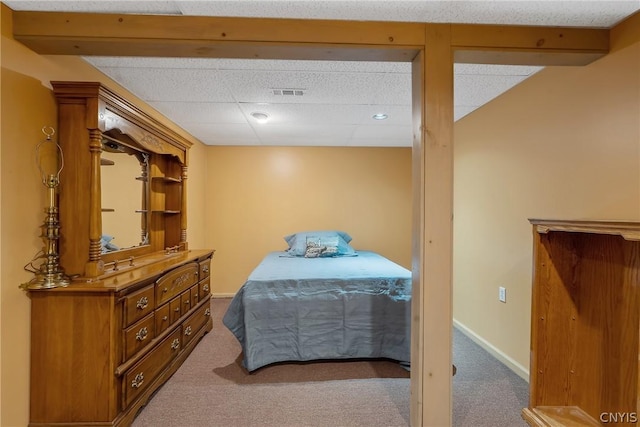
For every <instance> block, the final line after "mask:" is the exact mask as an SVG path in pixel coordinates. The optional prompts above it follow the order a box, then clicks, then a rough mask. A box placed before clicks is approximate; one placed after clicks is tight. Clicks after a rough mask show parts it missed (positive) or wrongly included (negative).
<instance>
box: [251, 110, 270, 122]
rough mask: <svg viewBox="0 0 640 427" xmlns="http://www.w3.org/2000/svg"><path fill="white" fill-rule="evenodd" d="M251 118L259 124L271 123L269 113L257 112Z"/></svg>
mask: <svg viewBox="0 0 640 427" xmlns="http://www.w3.org/2000/svg"><path fill="white" fill-rule="evenodd" d="M251 117H253V118H254V119H256V122H258V123H267V122H268V121H269V115H268V114H267V113H259V112H255V113H251Z"/></svg>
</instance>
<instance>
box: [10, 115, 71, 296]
mask: <svg viewBox="0 0 640 427" xmlns="http://www.w3.org/2000/svg"><path fill="white" fill-rule="evenodd" d="M42 133H44V134H45V135H46V139H45V140H44V141H42V142H40V143H39V144H38V145H37V146H36V164H37V165H38V169H39V170H40V176H41V178H42V183H43V184H44V186H45V187H46V188H47V191H48V196H49V206H47V207H45V208H44V213H45V214H46V217H45V220H44V223H43V224H42V226H41V229H42V235H41V237H42V241H43V242H44V248H43V249H42V250H41V251H40V252H38V254H36V256H35V257H34V258H33V259H32V260H31V261H30V262H29V263H28V264H27V265H25V267H24V269H25V270H26V271H29V272H31V273H34V274H35V277H34V278H33V279H31V280H30V281H29V282H27V283H23V284H22V285H21V287H22V288H24V289H50V288H58V287H63V286H67V285H69V283H70V282H71V280H70V279H69V277H68V276H67V275H65V273H64V270H63V269H62V267H60V265H59V260H60V256H59V255H58V239H59V238H60V222H59V220H58V198H57V191H56V190H57V188H58V185H59V184H60V172H62V168H63V167H64V158H63V154H62V147H60V145H58V144H57V143H56V142H54V141H53V140H52V139H51V137H52V136H53V134H54V133H55V129H53V128H52V127H49V126H45V127H43V128H42ZM38 259H43V260H44V261H43V262H42V264H41V265H40V267H39V268H37V269H36V268H35V267H34V265H33V263H34V262H35V261H36V260H38Z"/></svg>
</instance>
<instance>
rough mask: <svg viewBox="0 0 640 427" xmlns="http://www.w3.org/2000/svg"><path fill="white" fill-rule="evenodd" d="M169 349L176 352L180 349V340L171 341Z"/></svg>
mask: <svg viewBox="0 0 640 427" xmlns="http://www.w3.org/2000/svg"><path fill="white" fill-rule="evenodd" d="M171 348H172V349H173V350H177V349H179V348H180V339H179V338H176V339H175V340H173V341H172V342H171Z"/></svg>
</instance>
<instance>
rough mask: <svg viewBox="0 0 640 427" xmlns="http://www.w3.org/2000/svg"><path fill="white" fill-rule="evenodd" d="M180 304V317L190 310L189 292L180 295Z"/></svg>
mask: <svg viewBox="0 0 640 427" xmlns="http://www.w3.org/2000/svg"><path fill="white" fill-rule="evenodd" d="M180 302H181V304H182V315H183V316H184V315H185V314H187V313H188V312H189V310H191V290H190V289H189V290H186V291H184V292H183V293H181V294H180Z"/></svg>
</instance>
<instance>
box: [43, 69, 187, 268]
mask: <svg viewBox="0 0 640 427" xmlns="http://www.w3.org/2000/svg"><path fill="white" fill-rule="evenodd" d="M51 84H52V86H53V88H54V94H55V97H56V100H57V102H58V113H59V115H58V128H59V129H58V135H59V141H60V146H61V147H62V150H63V153H64V155H65V158H66V165H67V166H66V167H65V169H64V171H63V173H62V174H61V183H60V225H61V232H60V236H61V242H60V260H61V264H62V266H63V267H64V269H65V271H66V272H67V274H69V275H71V276H76V277H77V276H79V277H81V278H83V279H87V280H93V279H96V278H98V277H100V276H102V275H104V274H105V264H108V263H113V262H114V261H118V260H127V259H130V258H131V257H134V258H137V257H140V256H143V255H147V254H150V253H152V252H155V251H160V250H163V249H164V248H165V247H167V246H171V247H173V248H175V250H176V251H182V250H187V248H188V244H187V215H186V213H187V197H186V179H187V161H188V155H187V154H188V149H189V148H190V147H191V142H190V141H188V140H187V139H185V138H183V137H182V136H180V135H179V134H177V133H176V132H174V131H172V130H171V129H169V128H168V127H166V126H165V125H164V124H162V123H160V122H159V121H157V120H156V119H154V118H153V117H151V116H149V115H148V114H146V113H145V112H143V111H142V110H140V109H139V108H138V107H136V106H135V105H133V104H131V103H130V102H128V101H127V100H125V99H124V98H122V97H121V96H119V95H118V94H116V93H115V92H113V91H111V90H110V89H108V88H106V87H105V86H104V85H102V84H101V83H97V82H60V81H54V82H51ZM106 132H109V134H110V136H111V137H113V135H114V134H118V133H120V134H122V135H126V137H127V138H130V139H131V140H133V141H135V142H136V144H137V145H138V146H140V147H141V148H142V149H144V151H146V152H149V153H150V173H151V176H149V179H150V180H154V179H160V180H161V181H164V180H165V179H170V180H171V181H172V182H177V183H179V185H180V188H179V189H177V190H176V191H174V193H175V194H176V195H175V196H174V199H175V198H178V199H179V200H177V201H176V200H173V201H172V203H174V204H179V209H177V210H174V211H172V214H174V215H173V218H174V219H172V220H170V221H165V219H163V218H162V215H156V216H154V217H153V218H152V220H151V224H150V228H151V230H150V235H151V237H150V243H151V244H150V245H144V246H139V247H134V248H129V249H123V250H120V251H117V252H112V253H107V254H102V253H101V248H100V239H101V236H102V206H101V176H100V154H101V152H102V140H103V136H104V134H105V133H106ZM158 165H160V167H158ZM167 165H168V166H167ZM166 167H169V168H170V169H171V170H172V171H173V172H172V173H173V174H179V176H177V177H175V176H174V177H166V176H164V172H163V170H164V169H165V168H166ZM176 171H178V172H177V173H176ZM152 187H153V185H149V188H150V191H151V193H153V189H152ZM87 194H88V197H82V195H87ZM165 202H166V199H165V197H164V195H160V194H156V195H155V196H154V195H153V194H151V195H150V203H151V206H150V207H149V209H151V210H152V211H154V212H159V213H162V212H166V210H165V207H164V203H165ZM176 214H177V215H176ZM176 219H179V220H176Z"/></svg>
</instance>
